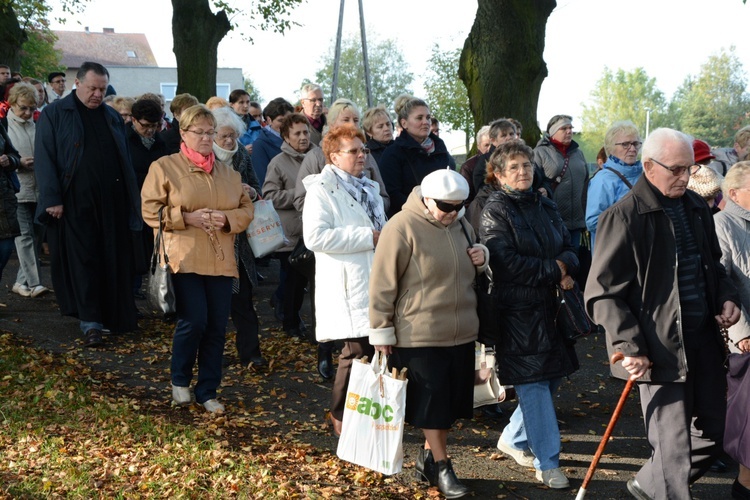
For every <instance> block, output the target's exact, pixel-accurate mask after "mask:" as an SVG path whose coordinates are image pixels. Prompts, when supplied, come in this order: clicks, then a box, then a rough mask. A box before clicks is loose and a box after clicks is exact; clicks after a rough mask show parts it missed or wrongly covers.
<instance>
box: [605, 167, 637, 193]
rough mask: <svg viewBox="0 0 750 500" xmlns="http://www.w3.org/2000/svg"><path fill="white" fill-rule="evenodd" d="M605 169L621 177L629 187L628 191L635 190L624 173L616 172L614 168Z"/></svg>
mask: <svg viewBox="0 0 750 500" xmlns="http://www.w3.org/2000/svg"><path fill="white" fill-rule="evenodd" d="M604 168H605V169H606V170H609V171H610V172H612V173H613V174H615V175H616V176H617V177H619V178H620V180H621V181H622V182H624V183H625V185H626V186H627V187H628V189H633V185H632V184H631V183H630V181H628V179H627V178H626V177H625V176H624V175H622V173H620V172H618V171H617V170H615V169H614V168H612V167H604Z"/></svg>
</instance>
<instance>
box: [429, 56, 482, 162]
mask: <svg viewBox="0 0 750 500" xmlns="http://www.w3.org/2000/svg"><path fill="white" fill-rule="evenodd" d="M460 58H461V49H455V50H450V51H448V52H444V51H442V50H440V47H439V46H438V44H434V45H433V46H432V55H431V56H430V59H429V60H428V61H427V75H426V77H425V83H424V88H425V99H427V103H428V104H429V105H430V111H432V114H433V115H434V116H435V117H436V118H437V119H438V120H440V122H441V123H443V124H447V125H448V127H447V128H449V129H450V130H460V131H461V132H463V133H464V135H465V142H466V152H467V153H468V152H469V141H470V140H471V137H472V136H473V135H474V130H475V129H474V116H473V115H472V114H471V107H470V106H469V95H468V94H467V92H466V86H465V85H464V82H462V81H461V79H460V78H459V77H458V61H459V59H460Z"/></svg>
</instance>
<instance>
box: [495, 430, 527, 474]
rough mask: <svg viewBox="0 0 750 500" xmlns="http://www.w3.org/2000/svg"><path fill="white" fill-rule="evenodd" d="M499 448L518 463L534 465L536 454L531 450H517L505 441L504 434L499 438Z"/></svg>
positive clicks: (525, 465)
mask: <svg viewBox="0 0 750 500" xmlns="http://www.w3.org/2000/svg"><path fill="white" fill-rule="evenodd" d="M497 449H498V450H500V451H502V452H503V453H505V454H506V455H508V456H509V457H511V458H512V459H513V460H515V461H516V463H517V464H518V465H522V466H524V467H534V458H535V457H534V454H533V453H531V451H530V450H517V449H515V448H513V447H511V446H510V445H509V444H507V443H506V442H505V441H503V436H502V434H501V435H500V439H498V440H497Z"/></svg>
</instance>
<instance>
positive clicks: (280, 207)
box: [263, 142, 309, 252]
mask: <svg viewBox="0 0 750 500" xmlns="http://www.w3.org/2000/svg"><path fill="white" fill-rule="evenodd" d="M308 151H309V150H308ZM304 158H305V153H300V152H298V151H296V150H295V149H294V148H293V147H291V146H290V145H289V143H287V142H284V143H282V144H281V153H279V154H278V155H276V156H274V158H273V159H272V160H271V163H269V164H268V171H267V172H266V180H265V182H264V183H263V199H265V200H270V201H272V202H273V208H275V209H276V212H277V213H278V214H279V218H280V219H281V227H282V228H284V236H286V238H287V239H288V240H289V245H288V246H285V247H282V248H280V249H279V250H278V251H279V252H291V251H292V249H293V248H294V246H295V245H296V244H297V240H298V239H299V237H300V236H302V212H301V211H299V210H297V209H296V208H295V207H294V189H295V184H296V182H297V174H298V173H299V169H300V165H301V164H302V160H303V159H304Z"/></svg>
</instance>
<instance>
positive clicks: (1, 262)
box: [0, 238, 16, 277]
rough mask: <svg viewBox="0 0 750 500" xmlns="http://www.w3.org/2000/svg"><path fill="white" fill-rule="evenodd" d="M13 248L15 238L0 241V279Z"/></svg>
mask: <svg viewBox="0 0 750 500" xmlns="http://www.w3.org/2000/svg"><path fill="white" fill-rule="evenodd" d="M14 248H16V243H15V238H3V239H0V277H2V275H3V270H4V269H5V265H6V264H7V263H8V260H9V259H10V256H11V255H13V249H14Z"/></svg>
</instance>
